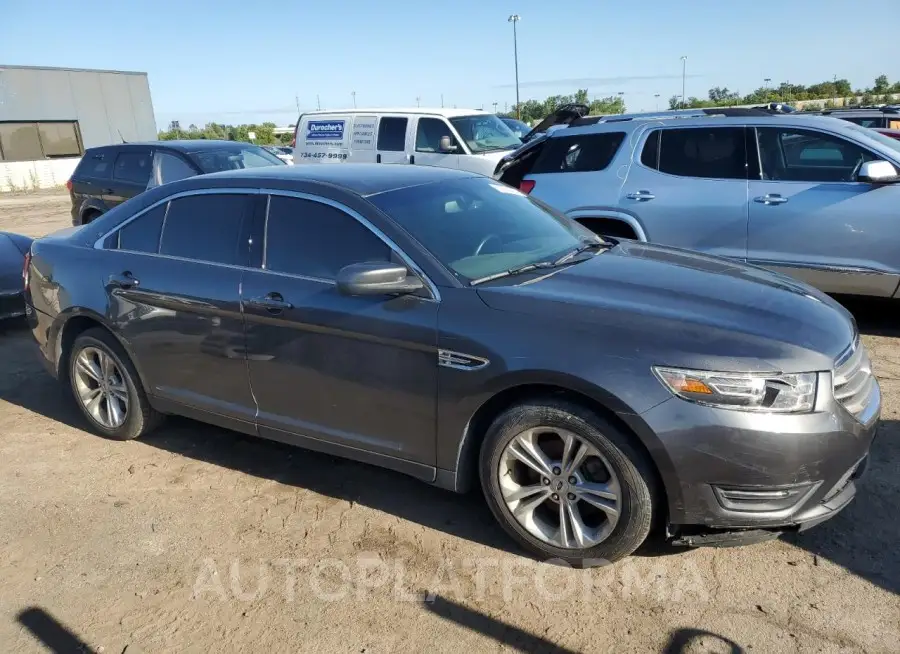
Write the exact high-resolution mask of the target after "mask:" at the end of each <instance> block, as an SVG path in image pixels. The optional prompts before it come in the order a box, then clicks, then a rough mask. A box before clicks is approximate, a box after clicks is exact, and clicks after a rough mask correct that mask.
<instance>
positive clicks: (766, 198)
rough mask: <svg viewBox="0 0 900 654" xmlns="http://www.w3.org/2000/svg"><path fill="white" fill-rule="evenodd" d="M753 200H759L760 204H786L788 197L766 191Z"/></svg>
mask: <svg viewBox="0 0 900 654" xmlns="http://www.w3.org/2000/svg"><path fill="white" fill-rule="evenodd" d="M753 201H754V202H759V203H760V204H784V203H785V202H787V201H788V199H787V198H785V197H782V196H781V195H779V194H778V193H766V194H765V195H761V196H759V197H758V198H753Z"/></svg>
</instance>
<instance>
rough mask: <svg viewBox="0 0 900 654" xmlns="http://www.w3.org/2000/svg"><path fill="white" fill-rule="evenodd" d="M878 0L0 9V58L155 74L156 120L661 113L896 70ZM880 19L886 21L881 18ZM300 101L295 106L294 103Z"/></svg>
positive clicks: (131, 4) (166, 2)
mask: <svg viewBox="0 0 900 654" xmlns="http://www.w3.org/2000/svg"><path fill="white" fill-rule="evenodd" d="M890 4H891V3H890V2H888V1H887V0H880V1H878V2H871V1H869V0H857V1H856V2H853V3H850V2H847V1H846V0H842V1H841V2H835V1H832V0H754V1H753V2H750V3H745V2H728V1H727V0H724V1H723V0H714V1H706V0H682V1H681V2H675V1H673V0H665V1H662V0H638V1H636V2H629V3H621V2H616V3H612V2H603V1H602V0H593V1H590V0H567V1H565V2H547V1H546V0H544V1H543V2H539V1H537V0H513V1H509V0H455V1H454V2H453V3H452V4H450V3H447V4H443V3H440V4H439V3H435V2H428V1H427V0H416V1H413V0H381V1H372V0H368V1H366V0H344V1H343V2H334V1H333V0H327V1H323V2H320V3H316V2H312V1H311V0H302V1H298V0H254V1H253V2H247V1H246V0H218V1H216V2H212V1H210V0H179V1H173V0H121V1H115V0H65V1H58V0H42V1H36V0H35V1H32V2H27V1H24V0H0V64H19V65H34V66H64V67H79V68H112V69H120V70H139V71H146V72H147V73H149V78H150V88H151V91H152V96H153V104H154V109H155V112H156V119H157V125H158V127H160V128H163V127H165V126H166V125H167V124H168V122H169V121H170V120H172V119H178V120H180V121H181V124H182V125H183V126H186V125H188V124H190V123H196V124H198V125H200V124H203V123H205V122H208V121H211V120H215V121H217V122H227V123H239V122H262V121H264V120H271V121H273V122H276V123H278V124H280V125H285V124H288V123H293V122H294V121H295V119H296V114H297V112H296V105H297V102H298V101H299V105H300V108H301V109H310V108H315V106H316V96H317V95H318V97H319V98H320V100H321V103H322V106H323V108H334V109H338V108H345V107H348V106H352V102H353V99H352V97H351V92H352V91H356V100H357V104H358V106H360V107H362V106H415V104H416V98H417V97H418V98H421V100H420V101H421V105H422V106H440V103H441V94H443V98H444V103H445V104H446V105H447V106H453V105H457V106H459V107H475V108H478V107H482V106H483V107H484V108H485V109H491V108H492V106H493V102H497V103H499V108H500V109H501V110H502V108H503V107H504V105H505V104H506V103H509V104H512V103H513V102H515V88H514V70H513V43H512V26H511V25H510V24H509V23H508V22H507V17H508V16H509V15H510V14H512V13H517V14H519V15H520V16H521V21H520V22H519V23H518V44H519V79H520V82H521V96H522V99H523V100H525V99H528V98H539V99H543V98H544V97H546V96H548V95H552V94H556V93H571V92H573V91H574V90H575V89H576V88H578V87H582V88H587V89H588V90H589V93H590V95H591V96H594V95H599V96H603V95H611V94H615V93H618V92H620V91H621V92H624V94H625V95H624V98H625V101H626V104H627V106H628V108H629V109H630V110H641V109H653V108H654V106H655V102H656V100H655V99H654V97H653V95H654V94H655V93H659V94H660V95H661V97H660V103H661V106H664V105H665V104H666V100H667V98H668V97H669V96H671V95H674V94H680V93H681V61H680V59H679V58H680V56H681V55H687V56H688V61H687V75H688V78H687V94H688V95H697V96H705V95H706V92H707V89H709V87H711V86H727V87H729V88H731V89H737V90H740V91H741V92H747V91H749V90H752V89H754V88H756V87H758V86H760V85H762V83H763V79H764V78H766V77H770V78H772V80H773V82H772V83H773V85H777V83H778V82H780V81H783V80H790V81H791V82H797V83H813V82H818V81H821V80H824V79H828V78H831V77H832V76H834V75H837V76H838V77H839V78H840V77H846V78H848V79H849V80H850V81H851V83H852V84H853V85H854V86H868V85H871V84H872V81H873V80H874V78H875V77H876V76H877V75H879V74H881V73H884V74H886V75H888V77H890V78H891V81H895V80H896V79H897V78H900V63H898V59H897V57H896V56H895V54H896V53H895V52H894V50H895V49H896V47H894V48H891V47H890V46H891V44H896V40H897V27H896V12H894V11H893V10H892V8H891V7H890ZM879 15H880V16H881V17H882V19H880V20H879V18H878V16H879ZM295 97H296V98H297V99H295Z"/></svg>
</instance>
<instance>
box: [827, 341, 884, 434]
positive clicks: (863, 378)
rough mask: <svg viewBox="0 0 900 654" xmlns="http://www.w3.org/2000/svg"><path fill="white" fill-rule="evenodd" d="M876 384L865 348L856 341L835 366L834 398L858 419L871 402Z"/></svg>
mask: <svg viewBox="0 0 900 654" xmlns="http://www.w3.org/2000/svg"><path fill="white" fill-rule="evenodd" d="M876 383H877V382H876V381H875V376H874V375H873V374H872V362H871V361H869V353H868V352H866V346H865V345H863V344H862V343H861V342H859V340H857V341H856V343H854V345H853V346H852V347H851V348H850V349H849V350H847V352H845V353H844V354H843V356H841V358H840V359H838V362H837V364H836V365H835V368H834V398H835V399H836V400H837V401H838V402H840V403H841V404H842V405H843V406H844V408H845V409H847V411H849V412H850V413H852V414H853V416H854V417H856V418H859V417H860V416H861V415H862V414H863V413H864V412H865V410H866V408H867V407H868V406H869V402H871V401H872V398H873V393H872V387H873V386H874V385H875V384H876Z"/></svg>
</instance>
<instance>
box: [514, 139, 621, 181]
mask: <svg viewBox="0 0 900 654" xmlns="http://www.w3.org/2000/svg"><path fill="white" fill-rule="evenodd" d="M623 140H625V132H609V133H603V134H578V135H575V136H561V137H559V138H551V139H548V140H547V143H546V144H545V146H544V151H543V152H542V153H541V156H540V157H539V158H538V160H537V161H536V162H535V164H534V168H532V170H531V172H532V173H533V174H535V175H538V174H541V173H584V172H588V171H594V170H603V169H604V168H606V167H607V166H609V164H610V163H611V162H612V160H613V157H615V156H616V152H618V150H619V146H621V145H622V141H623Z"/></svg>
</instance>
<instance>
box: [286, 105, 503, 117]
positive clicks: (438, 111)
mask: <svg viewBox="0 0 900 654" xmlns="http://www.w3.org/2000/svg"><path fill="white" fill-rule="evenodd" d="M348 114H349V115H357V114H366V115H372V114H375V115H382V114H427V115H429V116H443V117H444V118H455V117H457V116H479V115H484V116H489V115H492V114H491V112H489V111H484V110H482V109H454V108H449V109H448V108H445V107H438V108H434V109H431V108H426V107H388V108H382V109H328V110H325V111H304V112H303V116H304V117H306V116H335V115H342V116H343V115H348Z"/></svg>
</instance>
